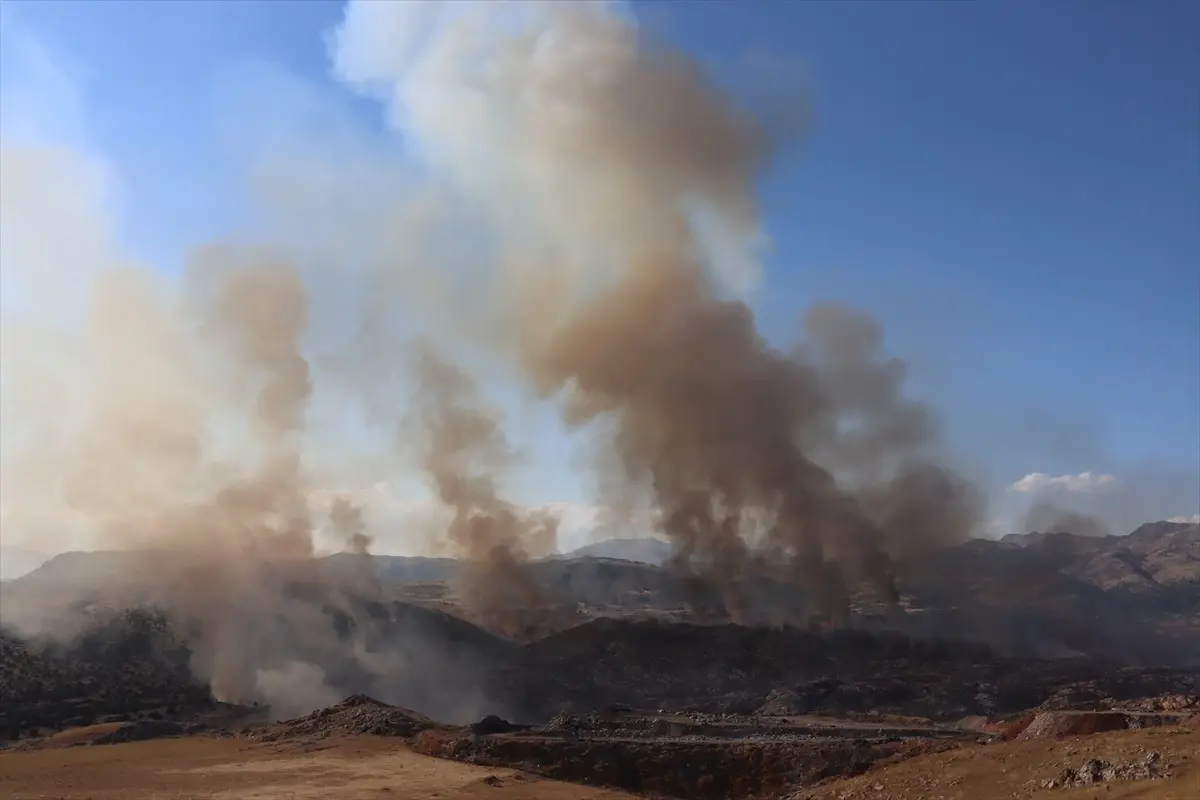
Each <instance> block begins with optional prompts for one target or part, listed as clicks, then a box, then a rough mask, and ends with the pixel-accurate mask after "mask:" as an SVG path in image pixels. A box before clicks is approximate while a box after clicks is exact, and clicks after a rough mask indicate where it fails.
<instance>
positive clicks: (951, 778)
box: [789, 728, 1200, 800]
mask: <svg viewBox="0 0 1200 800" xmlns="http://www.w3.org/2000/svg"><path fill="white" fill-rule="evenodd" d="M1150 753H1158V754H1159V757H1160V758H1161V763H1162V764H1163V765H1164V767H1165V771H1166V772H1168V773H1169V775H1170V777H1164V778H1160V779H1158V780H1115V781H1111V782H1106V783H1099V784H1094V785H1090V786H1077V787H1070V788H1044V787H1043V786H1042V782H1043V781H1046V780H1050V779H1054V778H1056V777H1057V776H1059V775H1060V774H1061V773H1062V771H1063V770H1064V768H1070V769H1078V768H1079V767H1080V766H1081V765H1082V764H1083V763H1084V762H1086V761H1087V760H1088V759H1102V760H1104V761H1107V762H1110V763H1117V764H1121V763H1125V762H1130V761H1142V760H1144V759H1145V758H1146V756H1147V755H1148V754H1150ZM1015 798H1031V799H1032V800H1092V799H1093V798H1103V799H1104V800H1200V730H1185V729H1182V728H1151V729H1145V730H1133V731H1121V732H1118V733H1107V734H1099V735H1095V736H1083V737H1072V738H1068V739H1063V740H1060V741H1045V740H1042V741H1027V742H1008V743H1004V744H992V745H979V746H974V747H964V748H960V749H957V750H951V751H949V752H945V753H938V754H934V755H927V756H919V757H917V758H913V759H910V760H908V761H902V762H899V763H896V764H892V765H888V766H880V767H877V768H875V769H872V770H870V771H868V772H867V773H865V774H863V775H860V776H858V777H856V778H849V779H843V780H836V781H832V782H830V783H827V784H825V785H823V786H819V787H816V788H813V789H808V790H803V791H800V792H797V793H795V794H793V795H792V797H791V798H789V800H868V799H869V800H1015Z"/></svg>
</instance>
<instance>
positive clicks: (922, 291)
mask: <svg viewBox="0 0 1200 800" xmlns="http://www.w3.org/2000/svg"><path fill="white" fill-rule="evenodd" d="M637 8H638V12H639V13H640V14H641V16H642V18H643V20H644V22H645V24H646V25H648V26H651V27H652V28H653V29H655V30H656V31H658V32H660V33H662V34H664V35H666V36H669V37H670V39H671V40H672V41H674V42H676V43H678V44H679V45H680V46H682V47H683V48H684V49H686V50H688V51H689V52H691V53H693V54H695V55H696V56H697V57H699V58H701V59H703V60H704V61H705V63H707V64H709V65H710V66H711V67H712V69H713V70H714V71H715V72H717V73H718V74H719V75H721V76H722V78H723V80H725V81H726V82H727V83H729V84H731V85H733V86H734V87H735V88H736V87H738V86H739V85H741V86H742V88H745V84H746V82H747V81H748V80H750V78H749V77H748V76H753V75H755V74H756V73H755V72H754V69H753V64H754V63H755V60H756V59H759V60H761V59H762V57H763V56H770V57H776V58H778V59H781V60H782V61H784V62H785V63H788V64H791V65H792V68H793V69H795V70H796V71H797V72H798V73H799V72H803V74H804V75H805V76H806V81H807V82H808V83H809V85H810V86H811V87H812V89H813V92H814V96H815V113H816V124H815V128H814V131H813V133H812V135H811V136H810V137H809V138H808V140H807V141H806V143H805V144H804V146H803V147H802V148H799V149H797V150H795V151H789V152H788V153H785V154H784V155H783V156H782V157H781V158H780V162H779V164H778V167H777V168H776V169H775V170H774V171H773V172H772V173H771V174H770V176H769V177H768V178H767V180H766V181H765V182H764V185H763V187H762V198H763V203H764V213H765V217H766V228H767V230H768V232H769V234H770V236H771V238H772V240H773V249H772V251H771V253H770V255H769V256H768V259H767V264H766V277H765V280H764V283H763V288H762V289H761V290H760V291H759V293H758V295H757V296H756V299H755V305H756V306H757V309H758V311H759V314H760V320H761V323H762V325H763V327H764V329H765V330H766V331H767V333H768V335H770V336H771V337H772V338H774V339H776V340H778V341H781V342H783V341H786V340H787V339H788V338H789V336H790V335H791V333H792V331H793V330H794V329H795V326H796V319H797V314H798V312H799V311H800V310H801V309H802V308H803V307H804V306H805V305H807V304H808V303H810V302H812V301H815V300H824V299H837V300H841V301H845V302H848V303H851V304H853V305H856V306H859V307H862V308H865V309H867V310H869V311H871V312H873V313H874V314H876V315H877V316H878V317H879V318H880V319H881V320H882V321H883V323H884V325H885V329H886V331H887V335H888V341H889V343H890V345H891V348H892V350H893V351H895V352H896V353H897V354H899V355H901V356H904V357H907V358H909V359H910V360H911V362H912V365H913V375H914V390H915V391H917V392H919V393H920V394H922V395H923V396H925V397H928V398H929V399H930V400H931V401H932V402H933V403H934V404H935V405H936V406H937V407H938V408H939V410H940V411H942V412H943V415H944V420H945V426H946V429H947V438H948V440H949V441H950V443H951V445H952V447H953V449H954V451H955V454H956V457H958V458H959V459H960V460H961V461H962V463H964V464H965V465H966V467H967V468H968V469H969V470H970V471H971V472H972V474H975V475H977V476H979V477H980V479H981V480H984V481H985V482H986V483H987V485H988V486H989V488H991V489H992V490H993V494H994V498H995V501H996V503H995V504H996V507H997V509H999V511H998V512H997V513H1002V512H1005V511H1006V510H1007V511H1008V512H1012V513H1015V512H1013V508H1015V506H1012V503H1014V502H1016V501H1015V500H1014V499H1013V498H1012V496H1011V495H1012V493H1011V492H1009V493H1005V492H1004V491H1003V487H1004V486H1006V485H1008V484H1011V483H1012V482H1014V481H1016V480H1018V479H1019V478H1021V477H1022V476H1025V475H1027V474H1029V473H1043V474H1044V475H1046V476H1047V480H1048V479H1049V478H1052V477H1054V476H1062V475H1077V474H1079V473H1086V472H1093V473H1095V474H1101V473H1107V474H1112V475H1115V476H1116V478H1117V479H1118V480H1125V479H1126V478H1127V476H1131V475H1134V474H1137V475H1139V476H1141V477H1140V478H1139V480H1142V481H1148V482H1155V481H1157V482H1159V483H1160V484H1170V486H1171V487H1173V488H1172V489H1171V490H1170V491H1167V490H1165V489H1164V490H1163V493H1164V494H1169V495H1170V497H1166V498H1164V499H1163V500H1162V502H1161V503H1160V506H1161V507H1156V508H1155V509H1154V511H1153V512H1148V513H1161V514H1162V515H1167V514H1187V515H1190V514H1192V513H1195V512H1196V511H1198V510H1200V488H1197V486H1196V475H1197V473H1198V472H1200V266H1197V265H1200V95H1198V94H1197V90H1196V76H1197V75H1200V48H1198V47H1197V46H1196V43H1197V41H1200V38H1198V37H1200V5H1198V4H1196V3H1193V2H1186V1H1182V2H1171V1H1170V0H1159V1H1158V2H1155V3H1147V4H1136V3H1126V2H1066V1H1064V2H1056V3H1023V2H1019V3H1006V4H986V3H966V2H958V3H956V2H940V3H915V2H913V3H908V2H893V3H883V2H876V3H852V2H847V3H824V2H804V3H766V2H762V3H679V4H652V5H650V6H638V7H637ZM341 14H342V8H341V4H340V3H336V2H321V1H319V0H310V1H308V2H298V3H282V2H229V1H226V2H217V3H196V2H185V1H184V0H175V1H174V2H170V3H150V2H119V1H118V0H106V2H103V3H96V2H92V3H82V2H80V3H76V2H67V1H65V0H59V1H58V2H52V3H46V2H41V3H33V2H23V1H22V0H14V1H13V2H6V3H5V17H6V18H5V25H6V26H8V27H9V29H10V31H17V32H19V35H20V36H21V37H23V38H24V39H26V40H28V41H36V42H39V43H40V44H41V45H42V46H43V47H44V48H45V49H46V51H47V52H48V53H49V54H51V56H52V59H53V61H54V63H56V64H59V65H60V66H62V65H65V67H64V68H66V69H67V70H68V72H69V77H70V80H69V81H67V82H66V83H64V84H63V86H64V87H66V88H62V87H60V88H61V91H57V90H56V91H55V92H52V93H47V94H46V95H45V96H44V97H41V99H40V100H38V101H37V102H38V103H40V104H41V106H42V110H41V113H42V114H43V115H44V116H46V117H48V118H52V119H54V120H57V121H58V122H59V123H60V124H61V127H62V131H61V135H62V136H63V137H64V138H68V139H73V140H76V141H77V143H83V145H85V146H87V147H88V148H91V149H93V150H95V151H97V152H100V153H103V154H104V156H105V158H106V159H108V160H109V162H110V163H111V164H112V165H113V168H114V170H115V171H116V173H117V174H118V175H119V176H120V187H121V195H122V220H123V223H122V224H123V229H122V233H123V236H124V238H125V240H126V242H127V243H128V244H129V246H130V247H132V248H133V249H134V250H136V251H137V252H139V253H140V254H142V255H144V257H145V258H147V259H149V260H152V261H154V262H155V263H157V264H160V265H163V268H164V269H171V268H173V267H172V265H177V264H178V263H179V261H180V260H181V259H182V257H183V254H184V253H186V251H187V249H188V248H189V247H192V246H194V245H196V244H198V243H200V242H203V241H204V240H205V239H208V238H211V237H213V236H215V235H219V234H220V233H222V232H223V231H226V230H229V229H230V228H232V227H236V226H237V225H239V224H240V222H241V219H242V215H244V214H245V213H247V209H246V207H245V206H244V205H243V202H242V200H241V199H240V198H241V197H242V196H243V194H244V192H242V190H241V181H242V179H243V177H244V176H243V175H242V174H241V172H240V167H241V166H244V165H241V164H240V163H239V161H238V158H237V153H238V152H239V147H238V143H237V142H236V141H231V136H232V137H233V138H235V139H236V137H237V136H242V135H252V136H258V135H260V134H261V135H266V134H264V133H263V132H262V131H255V130H251V131H250V132H249V133H247V131H246V130H245V129H246V127H250V128H253V127H254V126H245V125H239V124H237V123H238V121H239V119H240V115H241V114H248V115H250V116H251V117H253V115H254V114H255V113H260V112H261V108H258V105H257V104H259V103H260V102H261V101H262V100H263V99H264V98H266V97H267V96H268V95H269V94H270V92H268V93H265V94H264V93H263V92H262V91H261V90H262V88H263V87H267V88H268V89H270V88H271V87H273V86H274V87H276V88H279V87H283V88H286V87H290V86H303V87H305V89H304V91H306V92H311V93H312V95H313V96H314V97H320V98H322V102H326V103H328V104H330V105H331V106H333V107H336V108H337V109H338V110H339V113H344V114H345V115H347V118H348V119H352V120H354V121H355V125H356V126H359V128H356V129H360V130H361V131H362V132H363V135H364V136H365V137H367V138H368V139H370V140H371V141H373V142H377V144H378V146H380V147H383V148H386V147H389V146H392V145H390V144H389V143H388V136H387V134H386V133H385V131H384V130H383V125H382V123H381V115H382V112H381V109H380V108H379V107H378V106H377V105H376V104H373V103H371V102H368V101H366V100H363V99H362V98H360V97H357V96H355V95H352V94H351V93H350V92H349V91H348V90H347V89H345V88H344V87H342V86H341V85H339V84H337V83H336V82H335V81H334V80H333V79H332V78H331V77H330V66H329V60H328V55H327V50H326V45H325V41H324V38H323V37H324V33H325V31H327V30H328V29H330V28H331V27H333V26H334V25H336V24H337V22H338V21H339V19H340V17H341ZM3 50H4V51H5V54H4V56H3V59H4V60H3V61H0V67H2V68H3V69H2V71H0V79H2V80H3V81H4V83H5V86H6V95H7V96H6V98H5V100H6V102H9V100H10V99H11V98H12V97H13V96H14V95H12V94H11V90H12V87H13V86H14V85H19V84H21V82H22V81H25V82H26V83H28V82H29V81H30V80H32V81H33V83H32V84H31V85H37V86H41V87H44V86H45V85H46V82H45V80H44V76H42V78H41V79H38V80H34V79H36V78H38V76H36V75H35V76H33V78H30V77H29V76H28V75H27V74H26V73H28V72H29V71H30V64H29V61H28V59H23V58H22V57H21V56H20V54H14V52H13V51H14V49H13V48H7V47H6V48H3ZM281 76H283V77H281ZM27 79H28V80H27ZM247 81H257V82H258V83H257V84H256V85H257V86H258V89H259V91H257V92H248V91H247V90H246V82H247ZM283 88H280V91H283ZM72 98H74V99H72ZM239 98H241V99H240V100H239ZM247 98H250V99H251V102H252V104H253V107H247V105H245V104H246V102H247ZM239 102H240V103H242V105H239ZM68 111H71V113H70V114H68ZM264 119H266V117H264ZM309 122H311V124H322V121H321V118H320V114H319V113H318V114H317V115H316V117H315V118H314V119H313V120H311V121H309ZM306 124H307V122H306ZM231 131H235V133H233V134H231ZM231 154H232V156H231ZM538 430H539V431H540V433H536V434H535V435H545V436H550V435H552V434H551V433H548V432H547V431H546V430H544V429H540V428H539V429H538ZM541 446H542V447H543V448H544V449H545V451H546V452H557V456H556V458H559V459H561V458H564V457H565V455H564V454H563V452H561V451H559V448H557V447H556V445H555V444H553V443H550V442H543V443H542V445H541ZM553 472H554V470H553V469H551V470H548V472H547V473H543V474H541V475H538V476H535V478H534V481H535V482H538V481H543V482H544V484H545V485H546V486H550V487H552V488H550V489H549V490H548V491H549V493H550V494H555V493H558V494H564V493H569V492H570V491H572V490H571V489H569V488H567V487H566V486H565V484H564V485H562V486H557V485H556V484H555V482H554V477H553V475H552V473H553ZM1055 486H1057V487H1059V488H1063V487H1067V486H1069V484H1068V483H1059V484H1049V483H1045V487H1047V488H1046V490H1047V491H1051V490H1052V489H1053V487H1055ZM547 499H555V498H553V497H551V498H547ZM1021 499H1022V500H1023V499H1027V498H1021ZM1010 506H1012V507H1011V508H1010ZM1176 506H1178V507H1177V508H1176Z"/></svg>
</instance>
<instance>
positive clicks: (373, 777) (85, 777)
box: [0, 737, 631, 800]
mask: <svg viewBox="0 0 1200 800" xmlns="http://www.w3.org/2000/svg"><path fill="white" fill-rule="evenodd" d="M630 797H631V795H627V794H623V793H621V792H614V791H605V790H598V789H590V788H587V787H582V786H574V785H571V784H565V783H557V782H555V781H547V780H543V779H540V778H537V777H534V776H530V775H525V774H521V773H518V772H516V771H514V770H505V769H486V768H482V767H473V766H469V765H466V764H458V763H455V762H452V761H442V760H439V759H435V758H429V757H426V756H420V755H417V754H415V753H413V752H411V751H409V750H407V749H405V748H403V747H402V746H400V745H399V744H398V743H397V742H396V741H395V740H388V739H376V738H369V737H363V738H354V739H345V740H341V741H328V740H326V741H323V742H319V743H314V744H307V745H304V744H292V743H289V744H282V745H251V744H247V743H245V742H244V741H240V740H232V739H225V740H215V739H205V738H196V739H170V740H161V741H154V742H140V743H135V744H122V745H109V746H94V747H67V748H55V749H47V750H36V751H28V752H6V753H0V798H3V800H33V799H34V798H38V799H39V800H151V798H153V799H154V800H201V798H204V800H318V799H319V800H325V799H326V798H328V799H329V800H426V798H437V800H468V798H485V799H486V800H628V798H630Z"/></svg>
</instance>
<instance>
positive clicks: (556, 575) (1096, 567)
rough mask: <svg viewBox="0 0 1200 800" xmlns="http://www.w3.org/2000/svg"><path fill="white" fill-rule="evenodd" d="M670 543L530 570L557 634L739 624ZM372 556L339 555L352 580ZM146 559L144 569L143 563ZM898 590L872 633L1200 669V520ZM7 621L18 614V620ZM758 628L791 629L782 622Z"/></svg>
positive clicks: (81, 562)
mask: <svg viewBox="0 0 1200 800" xmlns="http://www.w3.org/2000/svg"><path fill="white" fill-rule="evenodd" d="M671 554H672V549H671V545H670V544H669V543H667V542H665V541H663V540H660V539H657V538H642V539H614V540H608V541H603V542H598V543H595V544H592V545H588V546H586V547H583V548H580V549H579V550H576V551H572V552H570V553H565V554H562V555H557V556H552V557H550V558H548V559H544V560H541V561H535V562H531V563H529V564H527V565H525V567H524V569H525V570H526V571H527V572H528V574H529V575H530V576H531V578H532V579H533V580H534V581H535V582H536V583H537V584H538V585H539V586H541V587H542V589H543V590H544V591H545V593H546V594H547V596H548V597H551V598H554V599H555V601H556V602H559V603H560V605H561V607H562V609H564V611H563V613H562V614H559V615H557V616H554V617H553V622H552V623H547V624H550V625H551V628H550V629H548V630H547V629H541V628H538V629H537V630H538V632H540V633H547V632H552V630H561V629H562V628H563V627H569V626H570V625H571V624H577V623H578V622H582V621H586V620H587V619H592V618H596V617H604V616H619V617H630V616H632V617H655V618H660V619H661V618H673V619H679V620H696V619H701V618H703V619H705V620H708V621H720V620H721V619H726V620H728V619H730V618H731V617H730V615H729V612H728V610H727V609H726V608H725V605H724V598H723V596H722V593H721V592H720V591H719V590H718V589H717V587H715V586H713V585H712V584H707V583H705V582H698V581H696V580H695V579H694V578H688V577H687V576H683V575H680V574H678V573H677V572H676V571H674V570H672V569H671V568H670V566H669V565H668V562H669V560H670V557H671ZM362 559H363V556H359V555H351V554H337V555H333V556H329V557H328V558H327V559H326V564H327V567H328V568H329V570H330V573H331V574H334V575H340V576H342V577H344V578H345V579H346V580H347V581H350V582H351V584H350V585H352V583H353V581H354V580H356V579H361V576H362V574H363V573H362V571H361V570H362V565H363V561H362ZM143 563H144V562H143ZM370 563H371V565H372V567H373V568H374V572H375V574H376V576H377V577H378V580H379V581H380V583H381V584H382V585H384V586H386V587H388V591H389V593H390V595H391V596H392V597H395V598H398V599H400V600H402V601H404V602H411V603H415V604H418V605H425V606H427V607H433V608H437V609H439V610H442V611H448V612H450V613H454V614H461V613H463V609H462V608H461V607H460V606H459V603H458V600H457V597H456V594H455V581H454V579H455V577H456V575H457V574H458V571H459V568H460V563H459V562H456V561H454V560H453V559H444V558H425V557H405V556H386V555H380V556H371V557H370ZM134 577H136V576H133V575H132V574H131V556H130V554H128V553H122V552H114V551H108V552H87V553H79V552H77V553H65V554H62V555H58V556H54V557H53V558H50V559H49V560H47V561H46V562H45V563H43V564H41V565H40V566H38V567H37V568H35V569H33V570H32V571H30V572H29V573H28V574H25V575H23V576H21V577H19V578H17V579H15V580H9V581H6V582H5V583H4V585H3V587H2V592H3V594H2V595H0V599H2V600H4V601H5V603H4V605H8V603H9V602H11V603H12V606H11V607H12V608H17V607H19V606H21V605H24V604H27V603H29V602H32V601H33V599H34V598H40V597H42V596H45V595H46V592H45V590H46V589H53V594H54V596H55V597H58V598H63V597H64V596H73V597H84V596H88V595H94V594H95V593H97V592H104V591H106V590H107V589H108V588H109V587H112V586H114V585H117V584H120V583H123V582H124V583H128V582H129V581H130V580H131V579H133V578H134ZM896 579H897V585H898V588H899V590H900V593H901V596H902V604H903V606H904V608H905V613H904V615H903V617H901V618H895V617H892V618H889V619H887V620H883V621H881V620H879V619H877V618H876V616H877V615H874V616H873V612H872V611H870V610H869V609H861V608H860V609H859V610H860V615H859V616H860V620H859V622H860V623H861V624H871V625H886V626H887V627H893V628H900V629H901V630H906V631H908V632H910V633H914V634H920V635H928V636H933V637H935V638H963V639H983V640H985V641H987V642H988V643H989V644H992V645H993V646H997V647H999V648H1000V649H1002V650H1009V651H1013V652H1022V653H1025V652H1033V653H1036V654H1037V655H1039V656H1058V655H1076V654H1095V655H1105V656H1110V657H1119V658H1136V659H1140V660H1142V661H1144V662H1149V663H1180V662H1184V663H1193V662H1195V663H1200V525H1197V524H1195V523H1175V522H1154V523H1149V524H1146V525H1143V526H1141V527H1139V528H1138V529H1137V530H1135V531H1133V532H1131V533H1129V534H1127V535H1125V536H1104V537H1089V536H1079V535H1074V534H1071V533H1065V532H1041V533H1029V534H1022V535H1011V536H1006V537H1004V538H1003V539H1000V540H985V539H976V540H972V541H969V542H967V543H965V544H962V545H959V546H955V547H949V548H945V549H943V550H940V551H937V552H935V553H933V554H932V555H929V556H927V557H925V558H922V559H919V560H912V561H907V562H901V563H899V564H898V565H897V569H896ZM741 591H743V592H744V593H745V595H746V597H747V598H749V599H750V601H751V604H752V605H754V606H756V607H759V608H764V609H768V610H771V609H787V608H792V607H795V596H796V595H797V593H798V592H799V593H802V592H803V587H794V586H791V585H787V584H783V583H779V582H776V581H772V580H770V579H766V578H761V579H760V578H756V579H755V580H754V581H747V582H746V585H745V586H744V587H742V589H741ZM5 615H6V616H7V614H5ZM757 621H765V622H771V621H777V622H778V621H784V618H782V617H772V616H771V615H770V614H768V615H766V616H764V617H763V618H762V619H760V620H757Z"/></svg>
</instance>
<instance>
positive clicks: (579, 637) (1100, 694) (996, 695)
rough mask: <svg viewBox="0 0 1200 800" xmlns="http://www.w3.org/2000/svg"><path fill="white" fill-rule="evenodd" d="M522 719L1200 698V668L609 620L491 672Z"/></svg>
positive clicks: (890, 639) (930, 714) (930, 710)
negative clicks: (602, 712) (596, 713)
mask: <svg viewBox="0 0 1200 800" xmlns="http://www.w3.org/2000/svg"><path fill="white" fill-rule="evenodd" d="M489 679H490V681H491V684H490V686H491V691H490V694H491V696H493V697H496V698H503V699H504V704H505V706H506V709H505V710H506V711H507V712H508V714H509V715H510V716H511V717H513V718H516V719H518V720H519V721H527V722H538V721H544V720H546V719H548V718H549V717H551V716H553V715H554V714H556V713H559V712H561V711H569V712H587V711H591V710H595V709H599V708H603V707H605V706H610V705H614V704H620V705H626V706H631V707H636V708H671V709H679V710H688V711H703V712H712V713H738V714H751V713H756V712H761V713H771V714H812V713H830V714H846V713H868V712H874V713H881V714H892V715H907V716H914V717H922V718H927V719H932V720H941V721H946V720H956V719H960V718H963V717H967V716H983V717H989V718H991V717H997V716H1003V715H1005V714H1012V713H1016V712H1019V711H1021V710H1024V709H1029V708H1034V707H1037V706H1039V705H1041V704H1043V703H1045V702H1048V701H1051V702H1053V701H1054V700H1055V698H1058V701H1059V702H1060V704H1061V705H1063V706H1064V707H1066V706H1073V705H1077V704H1079V703H1082V702H1085V701H1089V700H1090V701H1092V702H1102V701H1105V700H1107V699H1109V698H1113V699H1116V700H1121V699H1131V698H1135V697H1146V696H1155V695H1162V694H1171V693H1175V694H1196V693H1200V670H1195V669H1167V668H1161V669H1147V668H1133V667H1122V666H1120V665H1118V664H1116V663H1114V662H1107V661H1102V660H1097V659H1091V658H1072V659H1058V660H1039V659H1021V658H1006V657H1002V656H999V655H997V654H996V653H995V651H993V650H991V649H990V648H988V647H987V646H984V645H977V644H968V643H962V642H939V641H929V640H922V639H913V638H909V637H906V636H902V635H896V634H877V633H868V632H863V631H839V632H833V633H825V634H819V633H812V632H809V631H804V630H799V629H794V628H746V627H741V626H737V625H713V626H702V625H691V624H666V623H661V622H652V621H617V620H604V619H602V620H597V621H595V622H592V623H589V624H586V625H581V626H579V627H576V628H573V629H571V630H568V631H565V632H563V633H560V634H556V635H553V636H549V637H546V638H544V639H541V640H538V641H536V642H532V643H530V644H527V645H525V646H523V647H521V648H519V649H517V650H515V651H514V652H513V653H512V655H511V657H510V658H509V659H508V660H507V661H505V662H503V663H500V664H498V666H497V667H496V668H495V669H494V670H493V671H492V673H491V674H490V676H489Z"/></svg>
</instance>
